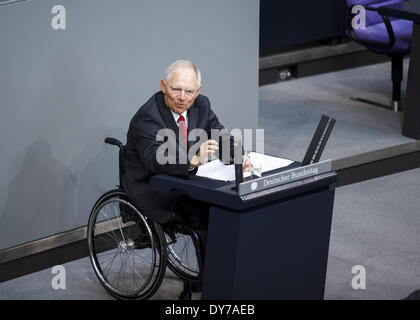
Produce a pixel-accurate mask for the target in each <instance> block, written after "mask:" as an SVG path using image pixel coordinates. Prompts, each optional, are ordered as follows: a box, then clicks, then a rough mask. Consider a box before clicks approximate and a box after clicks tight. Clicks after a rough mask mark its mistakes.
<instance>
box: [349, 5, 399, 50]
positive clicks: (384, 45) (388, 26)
mask: <svg viewBox="0 0 420 320" xmlns="http://www.w3.org/2000/svg"><path fill="white" fill-rule="evenodd" d="M364 8H365V9H366V10H368V11H374V12H377V13H378V14H379V15H380V16H381V18H382V20H383V21H384V24H385V27H386V31H387V33H388V42H381V41H373V40H365V39H360V38H359V37H358V36H357V35H356V32H355V31H354V29H353V27H352V25H351V21H352V20H353V17H354V16H355V14H353V13H352V12H351V11H352V9H353V7H351V8H349V9H348V14H347V17H348V19H347V20H348V26H347V29H348V30H349V34H350V38H351V39H352V40H354V41H357V42H360V43H362V44H364V45H371V46H377V47H381V48H388V49H391V48H392V47H393V46H394V44H395V34H394V30H393V28H392V24H391V21H390V20H389V17H388V16H384V15H382V14H380V13H379V9H378V8H373V7H364Z"/></svg>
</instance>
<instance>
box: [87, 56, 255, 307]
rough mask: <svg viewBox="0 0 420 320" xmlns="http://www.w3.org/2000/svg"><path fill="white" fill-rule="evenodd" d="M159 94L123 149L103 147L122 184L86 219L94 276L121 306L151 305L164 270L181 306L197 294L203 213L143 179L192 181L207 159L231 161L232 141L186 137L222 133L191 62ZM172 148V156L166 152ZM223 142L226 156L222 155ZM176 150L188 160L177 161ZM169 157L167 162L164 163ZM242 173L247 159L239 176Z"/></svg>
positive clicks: (167, 78) (168, 74) (176, 68)
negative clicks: (111, 152)
mask: <svg viewBox="0 0 420 320" xmlns="http://www.w3.org/2000/svg"><path fill="white" fill-rule="evenodd" d="M160 87H161V91H159V92H157V93H155V94H154V95H153V96H152V97H151V98H150V99H149V100H148V101H147V102H146V103H145V104H144V105H143V106H142V107H141V108H140V109H139V110H138V111H137V113H136V114H135V115H134V117H133V119H132V120H131V122H130V127H129V130H128V133H127V144H126V145H125V146H124V145H123V144H122V143H121V142H120V141H118V140H116V139H114V138H107V139H105V142H106V143H109V144H112V145H116V146H118V147H119V170H120V184H119V186H118V188H117V189H114V190H111V191H109V192H107V193H105V194H104V195H102V196H101V197H100V198H99V199H98V200H97V202H96V203H95V205H94V206H93V209H92V212H91V215H90V218H89V224H88V245H89V250H90V258H91V262H92V265H93V268H94V271H95V273H96V275H97V277H98V279H99V281H100V282H101V284H102V285H103V286H104V287H105V289H106V290H107V291H108V292H109V293H110V294H111V295H113V296H114V297H116V298H120V299H148V298H150V297H151V296H152V295H153V294H154V293H155V292H156V290H158V289H159V287H160V284H161V282H162V280H163V278H164V275H165V270H166V266H168V267H169V268H170V269H171V270H172V271H173V272H174V273H175V274H176V275H177V276H179V277H180V278H181V279H182V280H183V281H184V290H183V292H182V293H181V294H180V297H179V298H180V299H191V292H192V291H196V292H197V291H200V288H201V275H202V271H203V265H204V256H205V252H204V250H205V242H206V229H207V221H208V212H209V207H208V205H207V204H206V203H201V202H198V201H194V200H193V199H190V198H189V197H187V196H186V195H184V194H183V193H182V190H173V191H172V192H171V193H169V194H162V193H161V192H159V190H157V189H155V188H153V187H152V186H151V185H149V179H150V177H151V176H153V175H155V174H159V173H166V174H170V175H176V176H181V177H186V178H187V177H188V176H189V175H195V174H196V172H197V168H198V167H199V166H200V165H202V164H204V163H205V162H206V161H207V160H208V158H209V156H211V155H213V154H215V155H221V154H228V160H227V161H226V160H225V159H222V160H225V161H224V162H232V160H233V141H232V137H231V136H230V135H229V134H228V133H227V134H226V131H225V133H224V134H221V135H219V136H218V141H216V140H213V139H206V140H205V141H203V140H200V139H197V137H193V139H190V138H191V137H190V136H189V134H188V132H191V131H192V130H196V129H201V130H202V131H204V132H205V133H208V134H209V136H210V132H211V131H212V130H223V129H224V127H223V126H222V125H221V124H220V122H219V120H218V119H217V116H216V115H215V114H214V113H213V111H212V110H211V108H210V102H209V99H208V98H207V97H205V96H204V95H201V94H200V91H201V73H200V71H199V69H198V68H197V67H196V66H195V65H194V64H193V63H192V62H190V61H186V60H180V61H176V62H174V63H173V64H171V65H170V66H169V67H168V68H167V69H166V71H165V73H164V77H163V79H162V80H161V82H160ZM162 130H163V131H164V132H166V137H165V138H164V139H163V138H162V136H161V132H162ZM165 130H166V131H165ZM168 130H169V134H168ZM171 132H172V134H171ZM194 139H195V140H194ZM168 140H171V141H168ZM197 141H198V142H197ZM171 142H172V143H173V144H174V146H175V148H172V147H171V146H169V148H168V147H167V146H168V143H169V144H170V143H171ZM226 142H227V143H228V144H227V145H228V146H229V147H225V149H226V150H228V152H227V153H226V152H225V153H223V152H222V148H223V146H225V145H226ZM194 146H195V149H193V148H194ZM162 147H166V148H162ZM219 149H220V150H219ZM162 150H165V152H163V153H162V152H161V151H162ZM168 150H169V151H168ZM171 150H175V151H173V154H171V152H172V151H171ZM182 150H184V151H185V152H188V151H191V150H192V151H193V152H188V153H189V155H190V156H189V157H183V156H181V151H182ZM168 152H169V155H168ZM171 156H172V158H171ZM168 157H169V158H171V159H172V161H169V162H168V161H162V159H163V158H165V159H166V160H167V159H168ZM248 166H249V159H246V160H245V170H246V169H247V167H248Z"/></svg>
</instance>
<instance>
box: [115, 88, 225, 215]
mask: <svg viewBox="0 0 420 320" xmlns="http://www.w3.org/2000/svg"><path fill="white" fill-rule="evenodd" d="M165 128H167V129H172V130H173V132H175V133H176V143H177V147H178V146H179V130H178V126H177V124H176V123H175V120H174V117H173V115H172V113H171V111H170V109H169V108H168V107H167V105H166V103H165V100H164V95H163V93H162V92H157V93H155V94H154V95H153V96H152V97H151V98H150V99H149V101H147V102H146V103H145V104H144V105H143V106H142V107H141V108H140V109H139V110H138V111H137V113H136V114H135V115H134V117H133V119H132V120H131V122H130V127H129V130H128V133H127V144H126V156H125V167H124V171H125V172H124V179H123V181H124V183H123V187H124V189H126V191H127V193H128V196H129V198H130V199H131V201H133V202H134V204H135V205H136V207H137V208H139V210H141V211H142V213H143V214H145V215H146V216H148V217H150V218H151V219H153V220H154V221H156V222H158V223H166V222H167V221H168V220H169V219H171V218H172V217H173V215H174V214H173V208H174V205H175V202H176V199H177V198H178V197H179V195H180V192H173V193H170V194H162V193H161V192H160V191H159V190H157V189H155V188H153V187H152V186H151V185H149V180H150V178H151V177H152V176H153V175H155V174H158V173H167V174H170V175H177V176H184V177H187V176H188V175H195V173H196V172H197V169H195V170H193V171H189V170H188V168H189V161H187V163H186V164H185V163H184V164H180V163H179V157H177V162H176V163H175V164H165V165H161V164H159V162H158V161H157V159H156V151H157V150H158V148H159V147H160V146H161V145H162V144H163V143H164V141H156V134H157V132H158V131H159V130H161V129H165ZM197 128H200V129H204V130H206V131H207V134H208V137H209V138H210V137H211V136H210V130H211V129H219V130H221V129H223V128H224V127H223V126H222V124H221V123H220V122H219V120H218V119H217V116H216V115H215V114H214V112H213V111H212V110H211V108H210V101H209V99H208V98H207V97H206V96H204V95H198V97H197V98H196V100H195V101H194V104H193V105H192V106H191V108H190V109H189V110H188V132H191V130H192V129H197ZM227 136H228V138H227V140H228V141H229V140H230V142H231V143H230V148H229V154H230V155H229V161H232V156H233V139H232V137H231V136H230V135H227ZM181 139H182V138H181ZM222 139H223V140H224V141H226V135H222V137H220V139H219V154H223V153H222V152H223V151H222V145H225V144H224V143H221V142H222ZM181 141H182V140H181ZM201 142H204V141H201ZM194 143H195V141H189V143H188V148H191V147H192V145H193V144H194ZM196 147H197V146H196ZM231 155H232V156H231Z"/></svg>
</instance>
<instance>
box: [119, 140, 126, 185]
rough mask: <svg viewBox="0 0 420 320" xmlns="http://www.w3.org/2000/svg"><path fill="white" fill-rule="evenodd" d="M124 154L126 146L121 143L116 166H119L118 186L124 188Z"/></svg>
mask: <svg viewBox="0 0 420 320" xmlns="http://www.w3.org/2000/svg"><path fill="white" fill-rule="evenodd" d="M125 155H126V147H125V145H123V146H122V147H121V148H120V152H119V155H118V168H119V176H120V177H119V180H120V187H121V188H122V189H124V190H125V185H126V183H125V182H126V177H125Z"/></svg>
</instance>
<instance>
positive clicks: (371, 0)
mask: <svg viewBox="0 0 420 320" xmlns="http://www.w3.org/2000/svg"><path fill="white" fill-rule="evenodd" d="M346 1H347V7H348V8H352V7H353V6H355V5H362V6H364V7H373V8H378V7H381V6H387V5H391V4H394V3H399V2H403V1H404V0H386V1H384V0H346ZM391 20H393V18H391ZM382 22H383V20H382V17H381V16H380V15H379V14H378V13H376V12H374V11H369V10H367V11H366V27H369V26H371V25H374V24H377V23H382Z"/></svg>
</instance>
